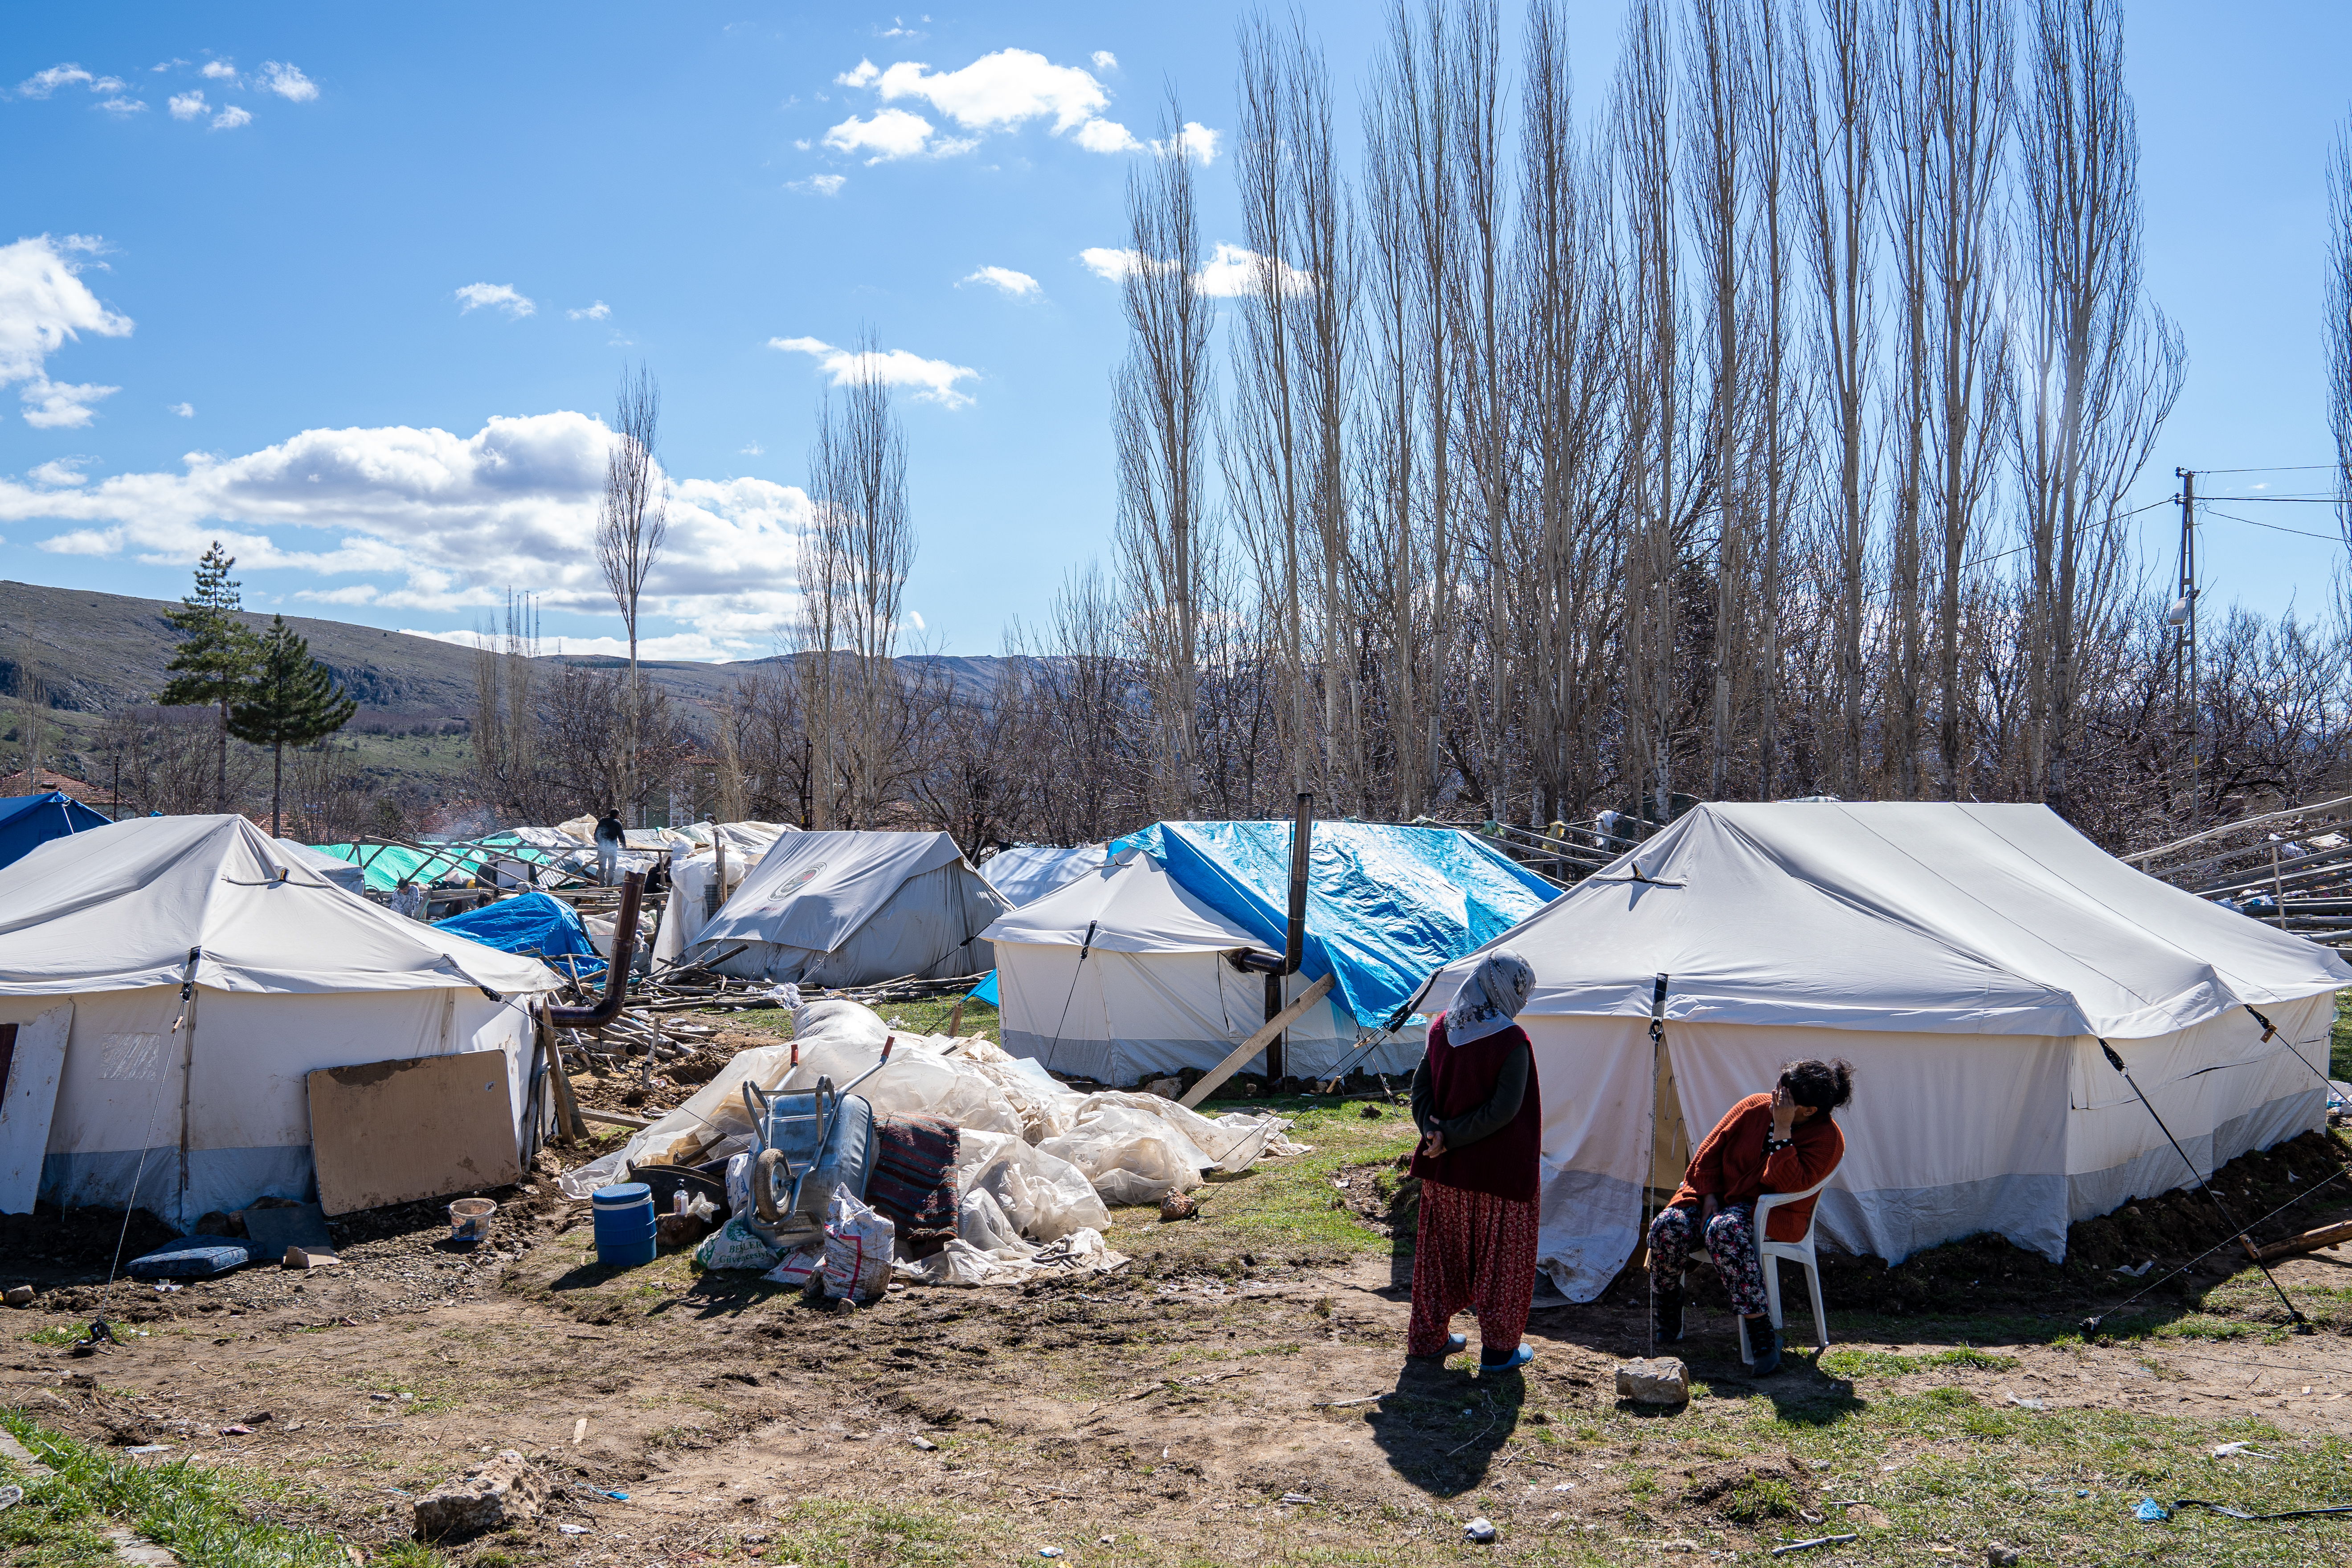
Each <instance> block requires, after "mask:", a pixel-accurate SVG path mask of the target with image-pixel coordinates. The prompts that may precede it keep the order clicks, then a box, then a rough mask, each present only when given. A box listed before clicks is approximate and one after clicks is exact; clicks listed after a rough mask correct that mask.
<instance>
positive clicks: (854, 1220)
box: [824, 1187, 898, 1302]
mask: <svg viewBox="0 0 2352 1568" xmlns="http://www.w3.org/2000/svg"><path fill="white" fill-rule="evenodd" d="M897 1243H898V1227H897V1226H894V1225H892V1224H891V1223H890V1222H889V1220H888V1219H887V1218H886V1217H884V1216H883V1215H881V1214H880V1213H878V1212H877V1211H876V1210H874V1209H872V1208H870V1207H868V1206H867V1205H866V1204H864V1203H862V1202H860V1201H859V1200H858V1199H857V1198H856V1197H855V1196H853V1195H852V1194H851V1193H850V1191H849V1189H848V1188H847V1187H835V1188H834V1189H833V1207H832V1212H831V1214H830V1215H829V1216H828V1217H827V1218H826V1220H825V1225H824V1293H825V1294H826V1295H828V1296H830V1297H832V1298H833V1299H834V1300H836V1301H854V1302H865V1301H871V1300H874V1299H875V1298H876V1297H877V1296H879V1295H881V1294H882V1291H883V1289H884V1288H885V1287H886V1286H887V1285H888V1284H889V1283H890V1253H891V1249H892V1248H893V1247H895V1246H896V1245H897Z"/></svg>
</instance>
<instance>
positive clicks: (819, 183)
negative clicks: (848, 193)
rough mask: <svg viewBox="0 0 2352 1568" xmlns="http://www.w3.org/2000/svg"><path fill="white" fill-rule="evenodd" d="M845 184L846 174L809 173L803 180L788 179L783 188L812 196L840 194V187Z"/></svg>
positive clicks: (846, 180)
mask: <svg viewBox="0 0 2352 1568" xmlns="http://www.w3.org/2000/svg"><path fill="white" fill-rule="evenodd" d="M845 184H849V176H848V175H846V174H811V175H810V176H809V177H808V178H807V179H805V180H792V181H788V182H787V183H786V184H785V185H784V189H786V190H788V191H802V192H805V193H806V194H808V195H814V196H837V195H841V187H842V186H844V185H845Z"/></svg>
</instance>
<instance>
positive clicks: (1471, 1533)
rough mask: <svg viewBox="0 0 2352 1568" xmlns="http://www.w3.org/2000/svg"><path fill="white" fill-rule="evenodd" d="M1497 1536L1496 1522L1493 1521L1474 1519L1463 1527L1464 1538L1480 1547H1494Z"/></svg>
mask: <svg viewBox="0 0 2352 1568" xmlns="http://www.w3.org/2000/svg"><path fill="white" fill-rule="evenodd" d="M1462 1535H1463V1538H1464V1539H1465V1540H1466V1541H1471V1542H1476V1543H1477V1544H1478V1545H1480V1546H1491V1545H1493V1544H1494V1541H1495V1536H1496V1530H1495V1521H1493V1520H1491V1519H1485V1518H1480V1519H1474V1520H1472V1521H1470V1522H1469V1523H1467V1524H1465V1525H1464V1526H1463V1527H1462Z"/></svg>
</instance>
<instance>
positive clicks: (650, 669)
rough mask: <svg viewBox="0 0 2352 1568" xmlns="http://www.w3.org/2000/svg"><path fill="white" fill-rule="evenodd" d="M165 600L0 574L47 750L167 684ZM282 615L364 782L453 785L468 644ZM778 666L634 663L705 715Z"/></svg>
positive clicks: (4, 663)
mask: <svg viewBox="0 0 2352 1568" xmlns="http://www.w3.org/2000/svg"><path fill="white" fill-rule="evenodd" d="M173 607H174V606H173V604H172V603H171V602H168V601H164V600H160V599H135V598H131V597H129V596H127V595H120V594H100V593H93V592H91V591H89V590H88V589H81V588H53V587H45V586H43V585H41V584H32V583H10V582H0V696H5V697H8V698H12V699H13V698H16V697H19V696H21V695H22V694H23V693H24V692H26V690H27V689H28V687H29V681H28V680H27V679H26V678H27V677H29V678H30V679H34V680H37V681H39V682H40V685H41V688H42V689H43V690H44V691H45V693H46V695H47V701H48V707H49V710H50V712H51V717H52V721H53V724H54V730H55V733H54V736H53V738H52V740H51V741H50V742H49V746H48V752H49V754H50V755H51V756H52V757H53V758H58V759H59V760H66V759H68V757H69V755H70V753H72V752H76V751H79V750H81V749H82V748H83V747H84V746H85V745H86V744H87V742H88V739H89V735H90V733H91V732H92V731H94V730H95V728H96V727H97V725H98V724H99V722H100V721H101V720H102V719H103V718H104V716H105V715H106V714H108V713H110V712H114V711H116V710H121V709H125V708H136V707H142V706H144V705H147V704H149V703H152V701H153V700H154V694H155V693H156V692H157V691H158V690H160V689H162V688H163V684H164V682H165V681H167V680H168V679H170V674H169V672H168V670H167V669H166V668H165V666H166V665H168V664H169V663H170V662H171V658H172V650H173V647H174V646H175V644H176V643H177V641H178V638H177V637H176V635H175V634H174V633H173V630H172V627H171V626H170V624H169V623H168V622H166V621H165V620H164V619H163V615H164V612H165V611H167V610H170V609H172V608H173ZM245 619H246V621H247V623H248V624H249V625H251V626H254V627H255V628H256V629H259V628H262V627H265V626H268V624H269V617H268V616H266V615H253V614H248V615H247V616H246V617H245ZM286 620H287V624H288V625H289V626H292V627H293V628H294V629H295V630H296V631H298V632H299V633H300V634H301V635H302V636H303V637H306V638H308V639H309V640H310V652H311V655H312V657H314V658H317V659H318V660H319V661H320V663H321V664H323V665H325V666H326V667H327V668H329V669H330V670H331V671H332V672H333V673H334V676H335V679H338V680H339V681H341V683H342V685H343V687H344V689H346V690H348V691H349V692H350V693H351V694H352V696H353V697H354V698H356V699H358V700H359V704H360V710H359V712H358V714H357V715H356V716H355V717H354V718H353V720H352V724H351V728H350V731H347V733H350V734H352V736H353V737H354V738H355V739H357V740H358V741H359V742H360V743H361V747H362V752H363V754H364V758H365V765H366V771H367V772H368V773H369V774H370V775H371V776H372V777H373V778H375V779H377V780H379V781H380V782H381V783H383V784H385V785H387V786H392V787H402V786H404V787H405V789H406V791H407V792H409V793H412V794H420V793H421V794H422V795H427V796H441V795H446V793H448V792H449V791H450V790H451V789H453V788H454V787H456V786H457V778H458V775H461V774H462V773H465V771H466V770H467V767H468V766H469V763H470V759H469V755H468V745H467V741H466V739H465V735H464V731H465V730H466V729H467V726H468V723H469V721H470V720H471V719H472V716H473V712H474V703H475V687H474V657H475V656H474V652H473V650H472V649H470V648H465V647H457V646H455V645H453V644H450V643H445V642H438V641H436V640H435V639H433V638H431V637H410V636H407V635H405V634H404V633H400V632H388V631H383V630H379V629H378V628H376V627H374V626H352V625H350V624H349V623H347V622H343V621H331V620H321V619H318V618H316V617H312V616H287V617H286ZM538 662H540V663H541V664H542V665H554V664H558V663H562V664H572V665H583V666H588V667H591V668H618V667H620V666H621V665H623V664H624V663H625V661H624V660H621V659H617V658H611V657H609V656H604V655H580V654H562V655H553V654H551V655H547V656H545V657H543V658H541V660H539V661H538ZM907 662H908V663H923V664H936V665H938V666H940V668H943V669H944V670H945V672H946V673H947V675H948V677H949V679H951V680H952V681H953V682H954V683H955V685H956V687H957V689H959V691H961V692H962V693H965V694H967V695H978V694H984V693H985V692H987V691H989V690H992V689H994V686H995V684H996V681H997V679H998V677H999V675H1000V673H1001V669H1002V666H1003V660H1001V659H998V658H951V657H944V656H929V655H925V656H918V657H917V658H911V659H909V660H908V661H907ZM783 663H785V659H784V658H781V657H777V658H761V659H749V660H743V661H740V662H737V663H730V664H697V663H689V662H686V661H683V660H669V661H648V662H646V663H645V664H644V665H642V666H641V667H640V668H643V669H644V670H645V671H646V674H647V676H648V677H649V678H650V679H651V680H652V681H653V682H654V683H655V684H656V685H657V686H660V687H662V688H664V689H667V691H668V692H669V693H670V694H671V696H672V697H673V698H674V699H676V700H679V701H681V702H683V703H685V704H686V705H687V706H688V707H689V708H690V709H693V710H698V711H699V712H700V713H705V714H707V713H708V712H709V711H710V710H711V709H712V708H714V707H715V706H716V705H717V704H719V702H721V701H723V700H725V698H726V695H727V693H728V691H729V689H730V688H731V687H732V685H733V684H734V681H735V679H736V677H737V676H738V675H740V674H742V673H744V672H746V671H751V670H756V669H761V668H776V667H778V666H781V665H782V664H783ZM14 726H15V720H14V717H13V715H12V716H11V717H9V718H8V719H6V720H5V721H0V732H5V735H6V737H7V739H6V745H7V751H6V752H5V755H6V757H7V759H8V765H9V766H16V765H18V763H17V762H16V733H15V727H14Z"/></svg>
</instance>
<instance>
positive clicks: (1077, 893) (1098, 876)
mask: <svg viewBox="0 0 2352 1568" xmlns="http://www.w3.org/2000/svg"><path fill="white" fill-rule="evenodd" d="M984 934H985V935H986V937H987V940H988V941H989V942H991V943H992V945H993V946H994V947H995V949H996V985H997V993H996V994H997V1006H998V1008H999V1009H1000V1013H999V1017H1000V1019H1001V1029H1002V1033H1003V1042H1004V1048H1005V1049H1006V1050H1008V1051H1010V1052H1012V1053H1013V1055H1014V1056H1017V1057H1031V1058H1035V1059H1036V1060H1037V1061H1039V1062H1042V1063H1043V1064H1044V1065H1045V1067H1047V1068H1050V1069H1052V1070H1053V1071H1055V1072H1058V1073H1064V1074H1068V1075H1075V1076H1084V1077H1087V1078H1091V1079H1095V1080H1097V1082H1101V1083H1109V1084H1118V1085H1126V1084H1131V1083H1134V1082H1136V1081H1138V1080H1139V1079H1148V1078H1155V1077H1159V1076H1161V1075H1163V1074H1167V1073H1173V1072H1177V1071H1180V1070H1181V1069H1182V1068H1188V1067H1189V1068H1202V1069H1204V1070H1205V1069H1206V1068H1213V1067H1214V1066H1216V1065H1217V1063H1219V1062H1221V1061H1223V1059H1224V1058H1225V1056H1226V1055H1227V1053H1229V1052H1230V1051H1232V1050H1233V1049H1234V1047H1236V1046H1238V1045H1240V1044H1241V1043H1242V1042H1243V1041H1244V1040H1245V1039H1247V1038H1248V1037H1250V1035H1251V1034H1252V1033H1254V1032H1255V1030H1256V1029H1257V1027H1258V1026H1260V1025H1261V1024H1263V1023H1264V1022H1265V976H1264V975H1262V974H1255V973H1243V972H1242V971H1239V970H1236V969H1235V968H1234V966H1233V965H1232V964H1231V963H1228V962H1227V961H1226V957H1225V955H1226V954H1228V953H1231V952H1236V951H1238V950H1240V949H1243V948H1255V947H1258V946H1260V945H1261V944H1260V943H1259V942H1258V941H1257V939H1256V938H1255V937H1253V936H1252V935H1250V933H1249V932H1248V931H1244V930H1243V929H1242V928H1241V927H1240V926H1238V925H1235V924H1234V922H1233V921H1230V920H1227V919H1226V918H1225V917H1224V916H1223V915H1221V914H1219V913H1218V912H1217V911H1216V910H1213V909H1211V908H1210V907H1209V906H1208V905H1207V904H1205V903H1203V902H1202V900H1199V899H1198V898H1196V897H1194V896H1193V895H1192V893H1190V892H1188V891H1187V890H1186V889H1183V888H1182V887H1181V886H1179V885H1178V884H1177V882H1176V881H1175V879H1173V878H1171V877H1170V876H1169V875H1168V871H1167V868H1165V867H1164V866H1162V865H1161V864H1160V862H1159V861H1158V860H1156V859H1154V858H1151V857H1150V855H1147V854H1144V853H1142V852H1141V851H1139V850H1129V852H1128V853H1127V854H1126V855H1125V856H1123V857H1122V858H1120V860H1119V862H1118V863H1116V864H1112V865H1109V866H1105V867H1103V868H1100V869H1098V870H1095V871H1090V872H1088V873H1087V874H1086V875H1084V876H1082V877H1080V878H1079V879H1077V880H1076V881H1075V882H1072V883H1070V884H1069V885H1067V886H1066V887H1064V888H1063V889H1060V890H1059V891H1057V892H1053V893H1048V894H1047V895H1045V897H1044V898H1042V899H1040V900H1037V901H1036V902H1035V903H1033V904H1029V905H1026V906H1024V907H1023V908H1021V909H1018V910H1013V912H1012V913H1011V914H1008V915H1005V916H1004V917H1003V918H1002V919H1000V920H999V921H997V922H996V923H995V924H994V925H992V926H990V927H989V928H988V930H987V931H986V932H985V933H984ZM1287 984H1288V986H1289V989H1290V991H1291V992H1292V993H1293V994H1295V993H1297V991H1300V990H1303V989H1304V988H1305V983H1303V982H1301V981H1299V980H1297V978H1296V977H1293V978H1292V980H1291V981H1290V982H1288V983H1287ZM1356 1037H1357V1031H1356V1027H1355V1025H1354V1023H1353V1022H1352V1021H1351V1020H1349V1019H1346V1018H1344V1017H1342V1016H1340V1015H1339V1014H1338V1013H1337V1012H1335V1011H1334V1010H1333V1008H1332V1006H1331V1003H1330V999H1329V998H1328V996H1327V997H1326V998H1324V999H1323V1000H1321V1001H1318V1002H1317V1003H1316V1004H1315V1005H1313V1006H1312V1007H1310V1008H1308V1009H1307V1014H1306V1016H1303V1017H1302V1018H1300V1019H1299V1021H1298V1022H1297V1024H1296V1025H1294V1026H1291V1028H1290V1029H1289V1030H1288V1031H1287V1032H1286V1036H1285V1039H1284V1045H1283V1050H1284V1062H1285V1065H1286V1068H1288V1070H1290V1071H1291V1072H1294V1073H1297V1074H1300V1075H1302V1076H1311V1075H1312V1074H1314V1073H1315V1072H1317V1071H1318V1070H1323V1069H1328V1068H1331V1067H1332V1066H1334V1065H1335V1064H1337V1063H1338V1062H1339V1060H1340V1059H1341V1058H1344V1057H1346V1056H1347V1055H1348V1054H1349V1052H1351V1051H1352V1050H1354V1048H1355V1046H1356ZM1421 1050H1422V1047H1421V1044H1420V1041H1419V1039H1418V1037H1415V1038H1412V1039H1410V1040H1397V1041H1391V1042H1390V1043H1388V1044H1387V1045H1385V1046H1383V1047H1380V1049H1379V1050H1378V1051H1377V1052H1376V1053H1375V1054H1374V1056H1373V1057H1372V1058H1370V1060H1369V1061H1367V1062H1365V1063H1364V1064H1362V1065H1363V1066H1364V1068H1365V1069H1366V1070H1369V1071H1375V1072H1398V1071H1405V1072H1410V1071H1411V1070H1412V1065H1413V1063H1414V1062H1415V1061H1416V1060H1418V1059H1419V1058H1420V1055H1421ZM1242 1070H1243V1071H1245V1072H1262V1071H1264V1070H1265V1058H1264V1056H1263V1055H1261V1056H1259V1057H1256V1058H1253V1059H1252V1060H1251V1061H1250V1062H1246V1063H1244V1064H1243V1068H1242Z"/></svg>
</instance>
